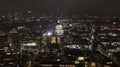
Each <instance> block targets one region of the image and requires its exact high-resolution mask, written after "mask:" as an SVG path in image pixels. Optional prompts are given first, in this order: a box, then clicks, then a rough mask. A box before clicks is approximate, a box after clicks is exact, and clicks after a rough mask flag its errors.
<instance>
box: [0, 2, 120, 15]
mask: <svg viewBox="0 0 120 67" xmlns="http://www.w3.org/2000/svg"><path fill="white" fill-rule="evenodd" d="M1 10H7V11H9V10H35V11H40V12H41V13H42V12H43V13H44V12H54V13H56V12H57V10H59V11H60V12H61V13H63V14H83V13H86V14H92V15H119V16H120V0H0V11H1Z"/></svg>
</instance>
